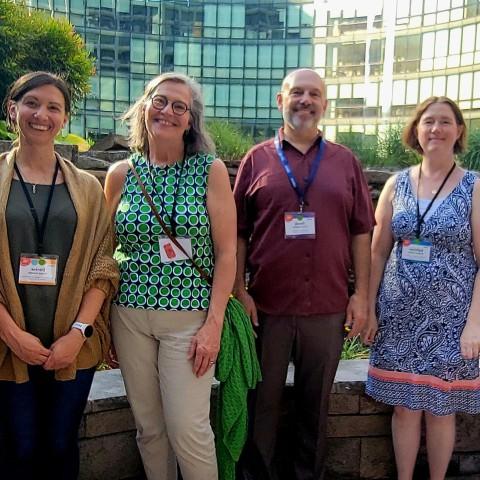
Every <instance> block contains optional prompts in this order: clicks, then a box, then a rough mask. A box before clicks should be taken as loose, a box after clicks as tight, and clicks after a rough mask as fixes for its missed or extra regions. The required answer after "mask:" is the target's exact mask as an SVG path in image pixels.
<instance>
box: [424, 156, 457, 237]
mask: <svg viewBox="0 0 480 480" xmlns="http://www.w3.org/2000/svg"><path fill="white" fill-rule="evenodd" d="M455 167H456V164H455V162H453V165H452V168H451V169H450V170H449V171H448V173H447V175H446V176H445V178H444V179H443V182H442V184H441V185H440V188H439V189H438V190H437V192H436V193H435V195H434V197H433V198H432V199H431V200H430V203H429V204H428V206H427V208H426V209H425V211H424V212H423V214H422V215H421V216H420V200H419V198H418V194H419V193H420V180H421V179H422V164H420V170H419V172H418V184H417V229H416V238H420V228H421V226H422V223H423V220H424V219H425V215H426V214H427V213H428V211H429V210H430V208H432V205H433V202H435V200H436V199H437V197H438V195H439V194H440V192H441V191H442V188H443V187H444V186H445V184H446V183H447V180H448V179H449V178H450V175H451V174H452V173H453V171H454V170H455Z"/></svg>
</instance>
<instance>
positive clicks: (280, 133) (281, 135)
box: [278, 127, 323, 152]
mask: <svg viewBox="0 0 480 480" xmlns="http://www.w3.org/2000/svg"><path fill="white" fill-rule="evenodd" d="M322 138H323V133H322V132H321V131H320V130H317V137H316V138H315V140H314V141H313V142H312V144H311V145H310V147H309V148H308V150H307V152H308V151H310V149H311V148H312V147H316V146H318V145H319V143H320V142H321V140H322ZM278 139H279V140H280V143H281V145H282V147H285V146H286V145H288V146H289V147H291V148H295V149H296V147H295V145H293V144H291V143H290V142H289V141H288V140H287V139H286V138H285V134H284V131H283V127H280V128H279V129H278Z"/></svg>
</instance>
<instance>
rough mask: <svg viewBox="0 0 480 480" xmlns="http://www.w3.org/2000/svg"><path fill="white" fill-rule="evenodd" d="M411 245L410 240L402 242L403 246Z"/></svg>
mask: <svg viewBox="0 0 480 480" xmlns="http://www.w3.org/2000/svg"><path fill="white" fill-rule="evenodd" d="M411 243H412V241H411V240H404V241H403V244H404V245H405V246H406V247H408V246H409V245H410V244H411Z"/></svg>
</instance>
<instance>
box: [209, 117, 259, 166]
mask: <svg viewBox="0 0 480 480" xmlns="http://www.w3.org/2000/svg"><path fill="white" fill-rule="evenodd" d="M207 129H208V131H209V133H210V135H211V136H212V139H213V141H214V142H215V145H216V153H217V155H218V156H219V157H220V158H222V159H223V160H239V159H241V158H242V157H243V156H244V155H245V154H246V153H247V151H248V150H249V149H250V148H251V147H252V146H253V145H254V143H255V142H254V140H253V137H252V136H251V135H250V134H247V133H244V132H243V131H242V130H241V129H240V128H239V127H237V126H236V125H234V124H232V123H228V122H227V121H221V120H212V121H210V122H208V123H207Z"/></svg>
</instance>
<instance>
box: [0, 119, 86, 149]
mask: <svg viewBox="0 0 480 480" xmlns="http://www.w3.org/2000/svg"><path fill="white" fill-rule="evenodd" d="M16 138H17V134H16V133H12V132H10V131H9V130H8V128H7V123H6V122H5V120H0V140H15V139H16ZM55 143H61V144H65V145H77V147H78V151H79V152H86V151H88V150H89V149H90V147H91V146H92V143H91V141H89V140H85V139H84V138H82V137H80V136H79V135H75V134H73V133H68V134H67V135H62V134H60V133H59V134H58V135H57V136H56V137H55Z"/></svg>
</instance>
